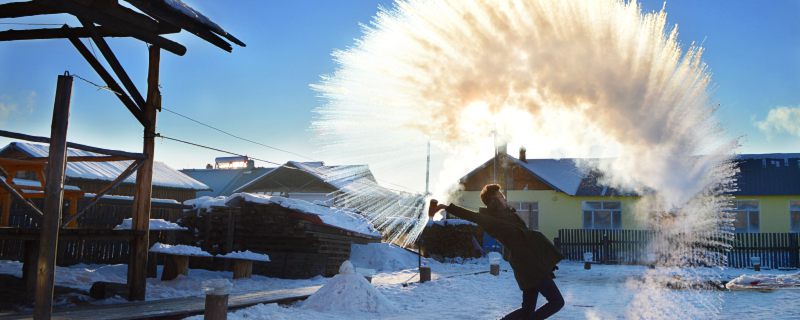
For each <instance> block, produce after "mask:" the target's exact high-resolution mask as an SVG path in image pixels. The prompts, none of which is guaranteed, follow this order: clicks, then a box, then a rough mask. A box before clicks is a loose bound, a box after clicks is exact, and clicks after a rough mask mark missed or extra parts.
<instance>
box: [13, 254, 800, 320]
mask: <svg viewBox="0 0 800 320" xmlns="http://www.w3.org/2000/svg"><path fill="white" fill-rule="evenodd" d="M354 265H355V266H356V267H358V264H355V263H354ZM431 269H432V272H433V281H431V282H426V283H422V284H419V283H417V282H416V281H417V280H418V278H416V276H415V275H416V270H415V268H414V269H408V270H402V271H396V272H379V273H378V274H376V275H375V276H374V277H373V281H372V282H373V284H372V285H373V286H374V288H375V289H377V291H378V292H380V293H381V294H383V295H384V296H385V297H386V298H387V299H388V300H389V301H391V303H392V305H393V306H394V307H395V308H396V309H397V311H396V312H393V313H386V314H377V313H370V312H361V311H353V312H349V311H342V312H321V311H316V310H313V309H306V308H303V307H302V303H296V304H293V305H288V306H287V305H278V304H267V305H256V306H253V307H250V308H245V309H241V310H237V311H234V312H231V313H229V315H228V319H230V320H240V319H247V320H254V319H256V320H257V319H286V320H288V319H292V320H295V319H297V320H312V319H333V320H350V319H356V320H357V319H397V320H401V319H402V320H407V319H476V320H477V319H499V318H501V317H502V316H503V315H505V314H506V313H508V312H510V311H511V310H513V309H515V308H517V307H519V304H520V303H521V293H520V291H519V289H518V288H517V285H516V282H515V280H514V277H513V274H512V273H511V272H510V271H508V272H500V275H499V276H492V275H489V274H488V273H481V274H471V273H475V272H479V271H488V270H489V261H488V260H487V259H474V260H468V261H466V262H465V263H463V264H455V263H440V264H435V265H432V267H431ZM500 269H501V270H510V268H509V265H508V263H507V262H505V261H501V263H500ZM648 270H650V269H648V268H647V267H643V266H625V265H593V266H592V269H591V270H584V269H583V264H582V263H576V262H562V263H561V264H559V270H558V271H556V276H557V278H556V279H555V282H556V283H557V284H558V286H559V289H560V291H561V293H562V295H563V296H564V299H565V301H566V305H565V307H564V308H563V309H562V310H561V311H560V312H559V313H558V314H556V316H554V317H553V319H626V318H636V317H631V316H626V312H627V311H628V310H629V308H630V303H631V301H632V299H633V297H634V296H635V295H637V294H638V293H637V292H636V291H635V290H634V289H633V287H632V286H630V284H629V282H630V281H631V280H636V279H638V278H640V277H641V276H642V275H643V274H644V273H645V272H647V271H648ZM704 270H707V271H708V272H718V273H721V277H722V278H723V279H734V278H736V277H739V276H741V275H742V274H747V275H752V274H754V272H753V271H752V270H743V269H724V270H715V269H699V270H698V272H699V271H704ZM160 271H161V267H160V266H159V272H160ZM126 272H127V266H126V265H124V264H120V265H105V266H98V265H73V266H69V267H56V272H55V281H56V284H57V285H59V286H65V287H71V288H76V289H80V290H85V291H87V292H88V290H89V288H90V287H91V285H92V283H93V282H96V281H108V282H117V283H124V282H125V281H126V274H127V273H126ZM0 273H3V274H10V275H14V276H16V277H21V276H22V263H20V262H17V261H0ZM755 274H756V275H766V276H775V277H777V276H779V275H790V274H797V271H796V270H794V271H781V270H767V269H762V271H761V272H758V273H755ZM231 277H232V273H231V272H224V271H208V270H201V269H191V270H190V271H189V275H188V276H178V278H177V279H175V280H171V281H160V280H158V279H157V278H148V279H147V291H146V297H145V299H146V300H148V301H151V300H156V299H167V298H176V297H186V296H202V295H203V294H204V293H203V290H202V289H203V287H204V286H203V283H204V282H205V281H206V280H210V279H230V278H231ZM331 280H332V279H331V278H322V277H316V278H313V279H307V280H286V279H278V278H269V277H264V276H259V275H253V276H252V278H248V279H236V280H233V281H232V283H233V288H231V294H243V293H247V292H253V291H261V290H277V289H287V288H299V287H305V286H310V285H324V284H326V283H329V282H331ZM409 280H411V282H412V284H410V285H408V286H407V287H403V286H402V285H401V284H402V283H405V282H406V281H409ZM663 290H665V292H669V293H671V294H672V295H674V296H675V297H677V298H681V299H694V300H688V301H689V302H688V303H689V304H692V305H699V304H710V305H712V306H715V307H716V308H718V309H719V312H720V313H719V314H712V313H709V315H708V317H706V318H708V319H732V320H740V319H798V318H800V308H798V307H797V301H800V290H792V289H776V290H770V291H755V290H737V291H727V292H722V291H713V290H701V291H690V290H668V289H663ZM666 290H668V291H666ZM86 299H87V300H86V303H89V304H107V303H122V302H125V300H124V299H122V298H111V299H107V300H101V301H95V300H92V299H91V298H88V297H87V298H86ZM543 300H544V298H542V297H540V298H539V301H538V304H539V305H542V304H543V303H544V301H543ZM63 303H64V302H62V301H60V300H59V301H57V304H58V306H59V307H66V306H68V305H64V304H63ZM193 319H202V315H201V316H197V317H194V318H193Z"/></svg>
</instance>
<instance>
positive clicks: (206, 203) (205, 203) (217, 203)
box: [183, 196, 228, 210]
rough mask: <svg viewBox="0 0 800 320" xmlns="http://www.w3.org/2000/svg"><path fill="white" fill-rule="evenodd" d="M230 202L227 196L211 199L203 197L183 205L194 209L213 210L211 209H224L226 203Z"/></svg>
mask: <svg viewBox="0 0 800 320" xmlns="http://www.w3.org/2000/svg"><path fill="white" fill-rule="evenodd" d="M226 200H228V198H227V197H225V196H219V197H209V196H202V197H200V198H197V199H191V200H186V201H184V202H183V204H185V205H187V206H192V208H193V209H206V210H208V209H211V207H224V206H225V201H226Z"/></svg>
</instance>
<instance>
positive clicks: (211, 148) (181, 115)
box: [70, 73, 414, 192]
mask: <svg viewBox="0 0 800 320" xmlns="http://www.w3.org/2000/svg"><path fill="white" fill-rule="evenodd" d="M70 75H72V76H75V77H76V78H78V79H80V80H82V81H84V82H86V83H88V84H90V85H92V86H95V87H97V89H98V90H106V91H109V92H111V93H114V94H116V95H122V93H120V92H117V91H114V90H112V89H111V88H109V87H108V86H101V85H99V84H97V83H94V82H92V81H90V80H87V79H85V78H83V77H81V76H79V75H77V74H72V73H70ZM159 87H160V86H159ZM161 109H162V110H166V111H167V112H170V113H173V114H175V115H177V116H179V117H182V118H185V119H187V120H189V121H192V122H194V123H197V124H199V125H202V126H204V127H207V128H210V129H213V130H215V131H218V132H221V133H223V134H225V135H228V136H230V137H233V138H236V139H240V140H244V141H247V142H250V143H254V144H257V145H260V146H263V147H267V148H270V149H273V150H277V151H281V152H285V153H289V154H292V155H296V156H298V157H302V158H305V159H307V160H311V161H318V160H315V159H313V158H310V157H307V156H304V155H301V154H299V153H295V152H291V151H288V150H284V149H280V148H276V147H273V146H269V145H266V144H263V143H260V142H258V141H253V140H250V139H247V138H244V137H240V136H237V135H235V134H232V133H230V132H227V131H225V130H222V129H219V128H217V127H215V126H212V125H210V124H206V123H204V122H202V121H199V120H196V119H194V118H191V117H189V116H187V115H184V114H181V113H178V112H176V111H173V110H170V109H169V108H167V107H163V106H162V107H161ZM156 137H160V138H163V139H167V140H172V141H176V142H181V143H184V144H188V145H192V146H196V147H199V148H204V149H209V150H214V151H217V152H222V153H227V154H230V155H235V156H240V157H248V158H249V159H253V160H257V161H261V162H265V163H269V164H274V165H277V166H284V167H285V165H284V164H281V163H277V162H273V161H269V160H264V159H259V158H254V157H250V156H247V155H243V154H239V153H236V152H232V151H227V150H222V149H219V148H214V147H210V146H206V145H202V144H199V143H194V142H190V141H186V140H181V139H176V138H172V137H167V136H163V135H161V134H159V133H157V134H156ZM287 168H288V167H287ZM315 171H316V170H315ZM381 180H382V181H383V182H384V183H387V184H390V185H393V186H395V187H399V188H402V189H406V190H407V191H411V192H414V191H412V190H413V189H411V188H409V187H406V186H403V185H399V184H396V183H392V182H390V181H386V180H384V179H381ZM384 188H386V187H384ZM387 189H390V190H394V191H401V190H396V189H392V188H387Z"/></svg>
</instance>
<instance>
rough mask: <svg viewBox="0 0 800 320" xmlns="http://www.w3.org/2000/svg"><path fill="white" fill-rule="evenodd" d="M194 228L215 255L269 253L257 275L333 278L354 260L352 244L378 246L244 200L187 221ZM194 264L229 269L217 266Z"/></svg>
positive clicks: (271, 206)
mask: <svg viewBox="0 0 800 320" xmlns="http://www.w3.org/2000/svg"><path fill="white" fill-rule="evenodd" d="M183 223H184V224H185V225H187V226H189V227H190V228H192V229H196V230H197V232H196V233H195V238H196V239H197V240H198V241H197V245H198V246H200V247H201V248H202V249H203V250H205V251H207V252H209V253H211V254H225V253H227V252H231V251H243V250H250V251H253V252H257V253H265V254H267V255H269V257H270V262H266V263H265V262H255V263H254V264H253V273H255V274H261V275H266V276H272V277H279V278H289V279H299V278H310V277H314V276H317V275H320V274H321V275H324V276H333V275H335V274H336V273H337V272H338V268H339V266H340V265H341V264H342V262H344V261H345V260H347V259H349V258H350V247H351V245H352V244H353V243H368V242H379V241H380V238H369V237H365V236H363V235H359V234H357V233H353V232H349V231H346V230H343V229H339V228H335V227H332V226H327V225H321V224H319V223H315V222H314V220H313V219H309V217H308V216H307V215H304V214H302V213H299V212H296V211H294V210H290V209H286V208H283V207H281V206H279V205H276V204H257V203H249V202H242V203H241V207H213V208H212V209H210V210H209V211H205V210H203V211H201V212H199V213H198V214H195V215H192V216H191V217H188V218H185V219H184V220H183ZM216 260H218V259H214V261H212V262H208V263H213V264H217V265H213V266H195V265H194V262H193V264H192V267H203V268H208V269H215V270H219V269H226V270H229V269H231V268H232V266H219V265H218V264H220V263H224V261H221V262H220V261H216Z"/></svg>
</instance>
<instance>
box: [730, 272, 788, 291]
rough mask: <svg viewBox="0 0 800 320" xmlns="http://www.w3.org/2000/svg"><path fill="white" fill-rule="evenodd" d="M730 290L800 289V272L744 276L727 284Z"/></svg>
mask: <svg viewBox="0 0 800 320" xmlns="http://www.w3.org/2000/svg"><path fill="white" fill-rule="evenodd" d="M725 287H726V288H728V289H729V290H748V289H757V290H763V289H780V288H800V272H797V273H792V274H743V275H741V276H738V277H736V278H735V279H733V280H731V281H729V282H728V283H727V284H725Z"/></svg>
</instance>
